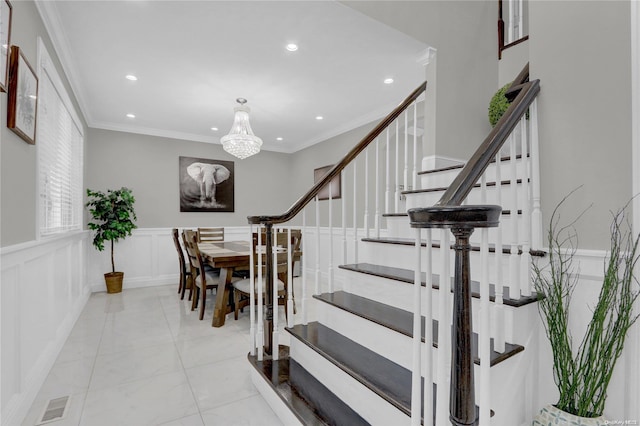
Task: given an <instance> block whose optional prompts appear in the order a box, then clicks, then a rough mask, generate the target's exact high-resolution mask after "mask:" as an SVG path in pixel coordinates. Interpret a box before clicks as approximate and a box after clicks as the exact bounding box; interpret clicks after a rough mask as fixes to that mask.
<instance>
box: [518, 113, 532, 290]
mask: <svg viewBox="0 0 640 426" xmlns="http://www.w3.org/2000/svg"><path fill="white" fill-rule="evenodd" d="M520 135H521V136H520V141H521V145H520V146H521V151H522V158H521V160H520V161H521V163H522V169H521V172H522V189H521V190H520V193H521V196H522V201H521V204H522V228H521V235H522V237H521V238H520V239H521V241H522V255H521V256H520V282H521V283H522V284H521V289H522V295H523V296H531V279H530V275H529V265H530V263H531V252H530V249H531V246H530V241H531V224H530V220H531V217H530V216H529V214H530V213H529V212H530V211H531V209H530V207H529V200H530V198H529V189H530V188H529V187H530V185H529V168H528V167H527V164H528V163H529V162H528V161H527V151H528V147H527V139H528V138H527V136H528V132H527V119H526V117H525V116H524V115H523V116H522V117H521V118H520ZM517 217H518V215H517V212H516V215H515V216H514V219H516V218H517Z"/></svg>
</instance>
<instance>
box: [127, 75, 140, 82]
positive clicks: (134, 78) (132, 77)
mask: <svg viewBox="0 0 640 426" xmlns="http://www.w3.org/2000/svg"><path fill="white" fill-rule="evenodd" d="M125 78H126V79H127V80H131V81H138V77H136V76H135V75H133V74H127V75H126V76H125Z"/></svg>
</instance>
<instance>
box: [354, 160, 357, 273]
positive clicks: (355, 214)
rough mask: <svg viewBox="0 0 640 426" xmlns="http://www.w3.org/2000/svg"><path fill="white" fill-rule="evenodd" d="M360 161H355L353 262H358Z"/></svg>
mask: <svg viewBox="0 0 640 426" xmlns="http://www.w3.org/2000/svg"><path fill="white" fill-rule="evenodd" d="M357 198H358V162H357V159H356V160H354V161H353V263H358V208H357V206H358V203H357Z"/></svg>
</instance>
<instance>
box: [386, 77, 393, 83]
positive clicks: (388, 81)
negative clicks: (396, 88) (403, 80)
mask: <svg viewBox="0 0 640 426" xmlns="http://www.w3.org/2000/svg"><path fill="white" fill-rule="evenodd" d="M391 83H393V79H392V78H385V79H384V84H391Z"/></svg>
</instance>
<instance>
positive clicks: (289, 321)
mask: <svg viewBox="0 0 640 426" xmlns="http://www.w3.org/2000/svg"><path fill="white" fill-rule="evenodd" d="M292 249H293V248H292V247H291V227H290V226H289V227H287V286H288V287H289V288H288V289H287V327H289V328H291V327H293V262H292V260H293V253H292ZM276 283H277V281H276ZM276 306H277V305H276Z"/></svg>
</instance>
